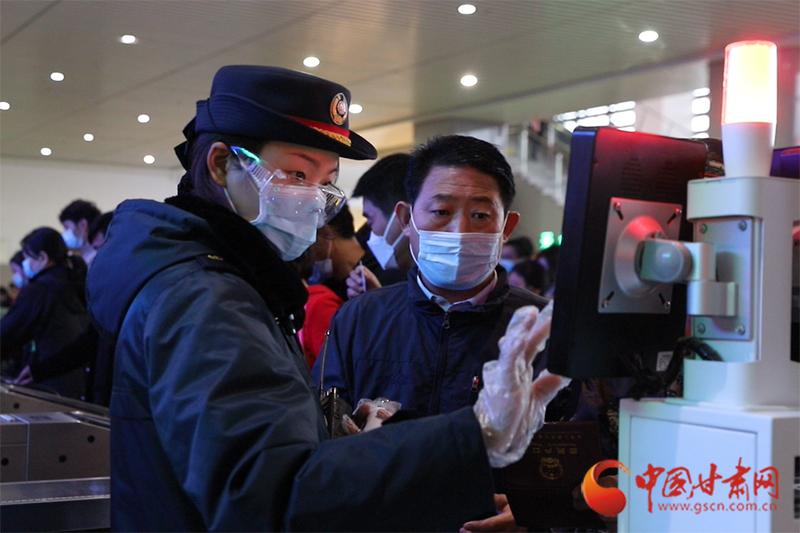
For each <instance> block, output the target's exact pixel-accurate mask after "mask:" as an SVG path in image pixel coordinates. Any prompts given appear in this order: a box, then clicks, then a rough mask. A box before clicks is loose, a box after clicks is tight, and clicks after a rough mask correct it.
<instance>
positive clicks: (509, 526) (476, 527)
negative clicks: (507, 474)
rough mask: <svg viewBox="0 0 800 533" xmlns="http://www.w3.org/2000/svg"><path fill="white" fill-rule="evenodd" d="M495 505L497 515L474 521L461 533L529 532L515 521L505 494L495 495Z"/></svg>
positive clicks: (462, 527)
mask: <svg viewBox="0 0 800 533" xmlns="http://www.w3.org/2000/svg"><path fill="white" fill-rule="evenodd" d="M494 504H495V506H496V507H497V514H496V515H494V516H491V517H489V518H486V519H485V520H473V521H472V522H467V523H466V524H464V525H463V526H461V531H460V533H472V532H474V533H478V532H483V531H528V528H526V527H520V526H518V525H517V523H516V522H515V521H514V514H513V513H512V512H511V507H510V506H509V505H508V498H507V497H506V495H505V494H495V495H494Z"/></svg>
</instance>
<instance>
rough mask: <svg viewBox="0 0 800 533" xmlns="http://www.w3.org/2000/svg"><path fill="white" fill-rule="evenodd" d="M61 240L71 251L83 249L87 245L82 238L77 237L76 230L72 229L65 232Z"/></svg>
mask: <svg viewBox="0 0 800 533" xmlns="http://www.w3.org/2000/svg"><path fill="white" fill-rule="evenodd" d="M61 238H62V239H63V240H64V244H66V245H67V248H69V249H70V250H80V249H81V248H83V245H84V243H85V241H84V240H83V239H82V238H81V237H78V236H77V235H75V230H73V229H72V228H70V229H68V230H64V232H63V233H62V234H61Z"/></svg>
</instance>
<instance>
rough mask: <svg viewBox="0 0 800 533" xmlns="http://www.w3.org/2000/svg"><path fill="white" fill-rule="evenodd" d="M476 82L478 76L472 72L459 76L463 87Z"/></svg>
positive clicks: (470, 85)
mask: <svg viewBox="0 0 800 533" xmlns="http://www.w3.org/2000/svg"><path fill="white" fill-rule="evenodd" d="M476 83H478V78H476V77H475V76H473V75H472V74H467V75H466V76H464V77H463V78H461V85H463V86H464V87H472V86H473V85H475V84H476Z"/></svg>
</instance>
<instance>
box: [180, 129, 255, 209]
mask: <svg viewBox="0 0 800 533" xmlns="http://www.w3.org/2000/svg"><path fill="white" fill-rule="evenodd" d="M215 142H222V143H225V144H226V145H228V146H238V147H240V148H244V149H245V150H248V151H250V152H253V153H255V154H258V153H260V152H261V149H262V148H264V145H265V144H267V142H269V141H266V140H256V139H252V138H250V137H242V136H237V135H222V134H219V133H200V134H197V135H196V136H195V137H193V138H192V140H190V141H189V144H190V146H189V148H188V150H189V154H190V159H189V163H190V165H191V166H190V167H189V170H188V171H187V172H186V173H185V174H184V175H183V177H182V178H181V181H180V183H179V184H178V195H180V196H185V195H191V196H197V197H199V198H202V199H204V200H208V201H210V202H213V203H216V204H220V205H224V206H226V207H227V206H229V204H228V200H227V198H226V197H225V193H223V192H222V188H221V187H219V186H218V185H217V184H216V183H214V180H213V179H212V178H211V173H210V172H209V171H208V151H209V150H210V149H211V145H213V144H214V143H215Z"/></svg>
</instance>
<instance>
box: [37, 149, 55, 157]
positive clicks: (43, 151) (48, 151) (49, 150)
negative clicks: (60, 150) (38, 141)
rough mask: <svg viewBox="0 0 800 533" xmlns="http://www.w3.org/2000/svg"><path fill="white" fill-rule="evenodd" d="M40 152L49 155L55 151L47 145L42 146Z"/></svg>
mask: <svg viewBox="0 0 800 533" xmlns="http://www.w3.org/2000/svg"><path fill="white" fill-rule="evenodd" d="M39 153H40V154H42V155H43V156H45V157H47V156H48V155H50V154H52V153H53V151H52V150H51V149H50V148H46V147H45V148H42V149H41V150H39Z"/></svg>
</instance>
